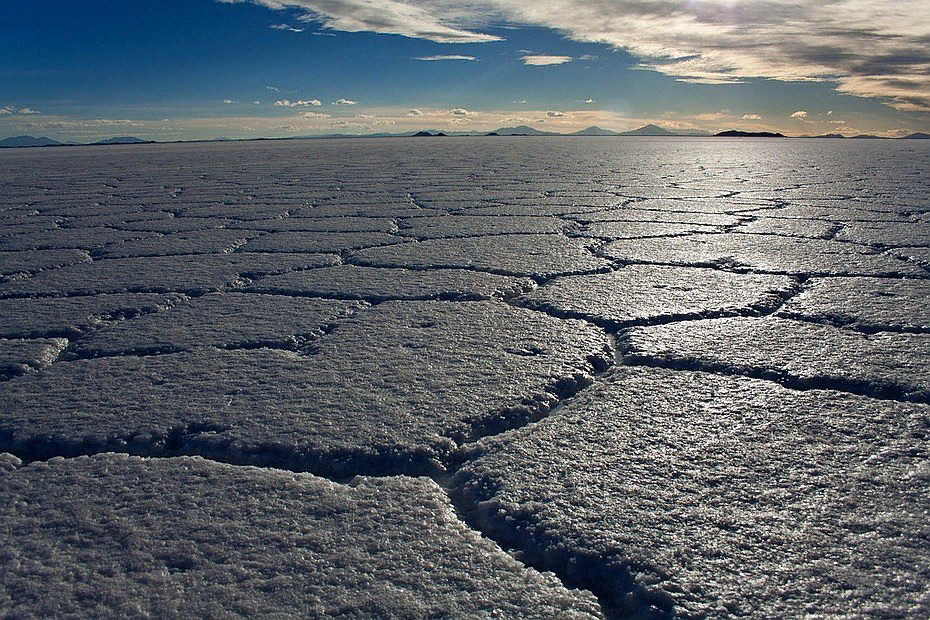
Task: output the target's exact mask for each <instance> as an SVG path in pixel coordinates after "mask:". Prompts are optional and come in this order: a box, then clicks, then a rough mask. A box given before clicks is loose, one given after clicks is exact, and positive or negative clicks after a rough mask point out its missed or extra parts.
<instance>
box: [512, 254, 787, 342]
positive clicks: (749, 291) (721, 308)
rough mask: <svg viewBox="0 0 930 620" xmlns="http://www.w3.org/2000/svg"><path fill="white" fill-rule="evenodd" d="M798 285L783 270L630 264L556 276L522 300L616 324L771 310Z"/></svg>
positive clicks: (614, 326) (558, 312)
mask: <svg viewBox="0 0 930 620" xmlns="http://www.w3.org/2000/svg"><path fill="white" fill-rule="evenodd" d="M797 286H798V285H797V283H796V282H795V281H794V280H793V279H791V278H789V277H787V276H774V275H762V274H735V273H729V272H726V271H720V270H717V269H706V268H696V267H669V266H663V265H629V266H627V267H624V268H622V269H618V270H617V271H614V272H611V273H603V274H594V275H584V276H568V277H565V278H558V279H555V280H553V281H551V282H548V283H547V284H546V285H545V286H541V287H539V288H538V289H536V290H535V291H532V292H531V293H529V294H528V295H527V296H526V297H525V303H526V304H527V305H528V306H529V307H532V308H537V309H539V310H543V311H545V312H548V313H550V314H554V315H555V316H566V317H575V318H582V319H586V320H589V321H594V322H596V323H598V324H602V325H605V326H608V327H610V328H612V329H618V328H622V327H629V326H631V325H641V324H649V323H654V322H669V321H680V320H685V319H698V318H707V317H712V316H726V315H738V314H756V313H759V312H763V311H767V310H768V311H771V310H774V309H775V308H777V307H778V306H779V305H780V304H781V303H782V301H783V300H784V298H785V297H787V296H788V295H790V294H791V293H792V292H794V291H795V290H796V289H797Z"/></svg>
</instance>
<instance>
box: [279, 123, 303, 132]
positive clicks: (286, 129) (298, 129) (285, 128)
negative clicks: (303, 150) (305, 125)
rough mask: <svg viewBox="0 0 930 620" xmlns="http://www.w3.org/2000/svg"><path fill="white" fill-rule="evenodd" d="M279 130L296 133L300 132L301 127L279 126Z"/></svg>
mask: <svg viewBox="0 0 930 620" xmlns="http://www.w3.org/2000/svg"><path fill="white" fill-rule="evenodd" d="M277 128H278V129H281V130H283V131H289V132H291V133H293V132H295V131H300V127H298V126H297V125H278V127H277Z"/></svg>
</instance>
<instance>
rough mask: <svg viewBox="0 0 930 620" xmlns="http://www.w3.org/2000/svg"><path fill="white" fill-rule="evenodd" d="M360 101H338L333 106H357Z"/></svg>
mask: <svg viewBox="0 0 930 620" xmlns="http://www.w3.org/2000/svg"><path fill="white" fill-rule="evenodd" d="M357 103H358V101H353V100H352V99H337V100H336V101H333V105H356V104H357Z"/></svg>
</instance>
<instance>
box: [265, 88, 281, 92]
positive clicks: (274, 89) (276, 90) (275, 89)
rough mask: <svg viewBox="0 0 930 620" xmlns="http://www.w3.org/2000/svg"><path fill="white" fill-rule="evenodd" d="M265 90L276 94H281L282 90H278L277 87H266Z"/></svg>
mask: <svg viewBox="0 0 930 620" xmlns="http://www.w3.org/2000/svg"><path fill="white" fill-rule="evenodd" d="M265 90H273V91H274V92H276V93H279V92H281V89H280V88H278V87H277V86H266V87H265Z"/></svg>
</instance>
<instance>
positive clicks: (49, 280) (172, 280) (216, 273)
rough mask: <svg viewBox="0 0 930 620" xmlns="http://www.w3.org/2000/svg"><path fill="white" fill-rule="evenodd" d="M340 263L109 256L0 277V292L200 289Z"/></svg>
mask: <svg viewBox="0 0 930 620" xmlns="http://www.w3.org/2000/svg"><path fill="white" fill-rule="evenodd" d="M338 263H339V257H337V256H334V255H332V254H284V253H277V254H261V253H253V252H246V253H237V254H205V255H179V256H152V257H145V258H111V259H105V260H97V261H94V262H92V263H82V264H78V265H71V266H68V267H63V268H61V269H56V270H53V271H52V270H50V271H43V272H41V273H39V274H38V275H36V276H35V277H32V278H29V279H26V280H14V281H10V282H7V283H0V295H7V296H9V295H26V294H45V295H93V294H96V293H126V292H142V293H170V292H182V293H191V294H203V293H207V292H211V291H219V290H223V289H225V288H227V287H229V286H233V285H236V284H237V283H241V277H249V276H255V275H267V274H274V273H284V272H286V271H291V270H296V269H312V268H314V267H325V266H329V265H335V264H338Z"/></svg>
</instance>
